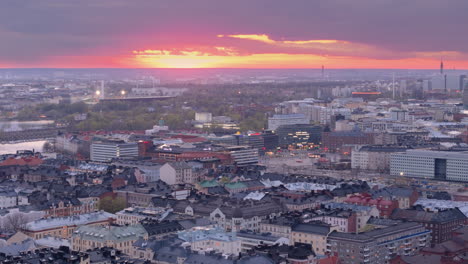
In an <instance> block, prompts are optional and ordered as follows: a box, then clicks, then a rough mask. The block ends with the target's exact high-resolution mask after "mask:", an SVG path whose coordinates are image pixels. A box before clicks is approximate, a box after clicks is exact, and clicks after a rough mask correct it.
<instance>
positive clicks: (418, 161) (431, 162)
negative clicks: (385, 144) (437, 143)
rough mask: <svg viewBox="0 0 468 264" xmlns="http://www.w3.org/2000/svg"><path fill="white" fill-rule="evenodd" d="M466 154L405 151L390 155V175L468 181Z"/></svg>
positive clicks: (467, 153)
mask: <svg viewBox="0 0 468 264" xmlns="http://www.w3.org/2000/svg"><path fill="white" fill-rule="evenodd" d="M466 171H468V152H465V151H461V152H449V151H432V150H407V151H406V152H405V153H395V154H392V156H391V159H390V175H392V176H405V177H415V178H425V179H435V180H448V181H462V182H467V181H468V175H467V174H466Z"/></svg>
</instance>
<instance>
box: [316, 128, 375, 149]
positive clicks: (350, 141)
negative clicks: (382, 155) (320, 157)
mask: <svg viewBox="0 0 468 264" xmlns="http://www.w3.org/2000/svg"><path fill="white" fill-rule="evenodd" d="M369 144H374V134H373V133H364V132H361V131H359V130H353V131H335V132H323V133H322V148H323V149H324V150H327V151H329V152H340V151H341V149H342V148H343V146H344V145H369Z"/></svg>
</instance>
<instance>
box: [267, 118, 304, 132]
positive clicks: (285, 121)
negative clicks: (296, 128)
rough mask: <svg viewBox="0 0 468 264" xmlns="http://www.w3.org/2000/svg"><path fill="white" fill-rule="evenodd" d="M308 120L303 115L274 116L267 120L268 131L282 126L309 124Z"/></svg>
mask: <svg viewBox="0 0 468 264" xmlns="http://www.w3.org/2000/svg"><path fill="white" fill-rule="evenodd" d="M309 123H310V121H309V119H308V118H307V117H306V116H305V115H304V114H289V115H274V116H272V117H269V118H268V129H269V130H276V129H277V128H278V127H279V126H282V125H296V124H309Z"/></svg>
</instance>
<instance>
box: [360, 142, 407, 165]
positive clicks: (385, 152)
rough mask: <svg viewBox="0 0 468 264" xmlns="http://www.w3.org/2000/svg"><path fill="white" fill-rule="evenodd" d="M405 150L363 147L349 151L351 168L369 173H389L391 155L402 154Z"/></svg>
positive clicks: (400, 148) (399, 148)
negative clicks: (368, 171)
mask: <svg viewBox="0 0 468 264" xmlns="http://www.w3.org/2000/svg"><path fill="white" fill-rule="evenodd" d="M405 150H406V148H402V147H385V146H363V147H360V148H357V149H353V150H352V151H351V168H352V169H361V170H370V171H389V170H390V157H391V154H392V153H396V152H404V151H405Z"/></svg>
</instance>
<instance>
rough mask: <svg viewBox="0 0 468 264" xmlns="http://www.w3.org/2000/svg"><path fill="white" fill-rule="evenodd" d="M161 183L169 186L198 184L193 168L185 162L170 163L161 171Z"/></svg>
mask: <svg viewBox="0 0 468 264" xmlns="http://www.w3.org/2000/svg"><path fill="white" fill-rule="evenodd" d="M160 178H161V181H163V182H165V183H167V184H169V185H176V184H186V183H188V184H193V183H195V182H196V179H195V178H194V173H193V170H192V167H191V166H190V165H189V164H188V163H187V162H185V161H178V162H169V163H166V164H164V165H163V166H162V167H161V169H160Z"/></svg>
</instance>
